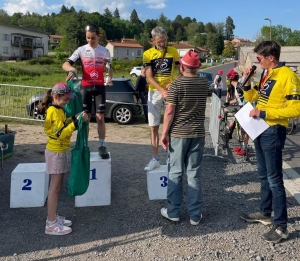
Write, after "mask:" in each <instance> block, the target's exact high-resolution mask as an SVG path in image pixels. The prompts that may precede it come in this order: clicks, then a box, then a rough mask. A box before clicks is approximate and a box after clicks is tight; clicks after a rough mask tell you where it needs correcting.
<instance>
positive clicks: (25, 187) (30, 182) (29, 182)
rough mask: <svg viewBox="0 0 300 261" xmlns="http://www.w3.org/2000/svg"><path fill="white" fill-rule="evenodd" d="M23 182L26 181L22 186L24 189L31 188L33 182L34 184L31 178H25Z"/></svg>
mask: <svg viewBox="0 0 300 261" xmlns="http://www.w3.org/2000/svg"><path fill="white" fill-rule="evenodd" d="M23 183H25V185H24V186H23V187H22V190H31V187H30V186H31V184H32V180H31V179H24V180H23Z"/></svg>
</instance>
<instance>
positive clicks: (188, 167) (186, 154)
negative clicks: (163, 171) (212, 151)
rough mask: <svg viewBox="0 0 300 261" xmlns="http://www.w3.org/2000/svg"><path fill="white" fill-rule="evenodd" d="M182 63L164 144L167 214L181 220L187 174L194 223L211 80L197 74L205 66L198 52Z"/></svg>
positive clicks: (199, 200)
mask: <svg viewBox="0 0 300 261" xmlns="http://www.w3.org/2000/svg"><path fill="white" fill-rule="evenodd" d="M179 62H180V72H181V73H182V75H183V76H182V77H180V78H177V79H176V80H174V81H173V82H172V83H171V87H170V89H169V91H168V96H167V100H166V103H167V107H166V111H165V115H164V124H163V132H162V137H161V144H162V146H163V148H164V149H165V150H168V154H169V155H168V156H169V160H170V162H169V175H168V190H167V199H168V206H167V208H162V209H161V214H162V216H163V217H165V218H167V219H169V220H171V221H179V216H180V213H179V212H180V206H181V203H182V198H183V189H182V175H183V174H184V173H186V174H187V180H188V187H189V189H188V197H187V207H188V212H189V215H190V223H191V224H192V225H198V224H199V222H200V220H201V217H202V214H201V211H202V202H203V199H202V191H201V162H202V156H203V150H204V143H205V140H204V139H205V129H204V119H205V108H206V98H207V96H208V92H209V84H208V82H207V81H206V80H205V79H203V78H200V77H198V76H197V74H196V72H197V69H198V68H199V67H200V66H201V63H200V60H199V56H198V54H197V53H196V52H193V51H189V52H187V53H186V54H185V55H184V57H183V58H182V59H180V60H179Z"/></svg>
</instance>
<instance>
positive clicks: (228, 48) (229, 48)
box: [222, 42, 236, 57]
mask: <svg viewBox="0 0 300 261" xmlns="http://www.w3.org/2000/svg"><path fill="white" fill-rule="evenodd" d="M235 54H236V50H235V48H234V46H233V44H232V42H228V43H227V44H226V45H225V48H224V50H223V52H222V55H223V56H224V57H232V56H235Z"/></svg>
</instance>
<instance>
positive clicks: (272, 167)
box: [254, 125, 287, 228]
mask: <svg viewBox="0 0 300 261" xmlns="http://www.w3.org/2000/svg"><path fill="white" fill-rule="evenodd" d="M285 139H286V128H285V127H283V126H280V125H275V126H271V127H269V128H268V129H267V130H265V131H264V132H263V133H262V134H261V135H260V136H258V137H257V138H256V139H255V140H254V145H255V151H256V158H257V171H258V177H259V178H260V183H261V188H260V211H261V212H262V213H263V214H264V215H267V216H270V215H271V213H272V204H273V208H274V217H273V223H274V224H275V225H279V226H281V227H283V228H286V227H287V206H286V194H285V188H284V184H283V175H282V149H283V147H284V143H285Z"/></svg>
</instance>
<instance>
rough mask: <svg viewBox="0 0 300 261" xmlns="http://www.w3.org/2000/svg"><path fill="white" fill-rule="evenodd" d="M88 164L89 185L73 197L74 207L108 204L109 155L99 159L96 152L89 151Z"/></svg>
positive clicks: (109, 193)
mask: <svg viewBox="0 0 300 261" xmlns="http://www.w3.org/2000/svg"><path fill="white" fill-rule="evenodd" d="M109 155H110V153H109ZM90 164H91V165H90V169H91V171H90V183H89V187H88V189H87V191H86V192H85V193H84V194H83V195H81V196H76V197H75V207H89V206H106V205H110V202H111V157H110V158H109V159H101V157H100V156H99V154H98V152H91V156H90Z"/></svg>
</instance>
